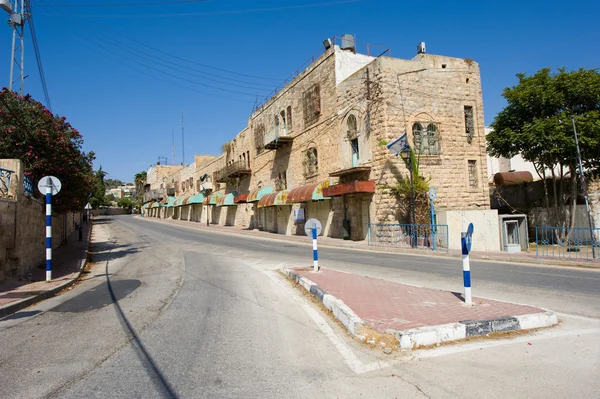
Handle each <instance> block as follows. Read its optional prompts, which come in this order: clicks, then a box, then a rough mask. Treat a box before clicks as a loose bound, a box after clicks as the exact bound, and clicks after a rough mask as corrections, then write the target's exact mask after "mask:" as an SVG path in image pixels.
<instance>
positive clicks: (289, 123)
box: [286, 105, 292, 131]
mask: <svg viewBox="0 0 600 399" xmlns="http://www.w3.org/2000/svg"><path fill="white" fill-rule="evenodd" d="M286 122H287V129H288V131H291V130H292V106H291V105H290V106H288V107H287V119H286Z"/></svg>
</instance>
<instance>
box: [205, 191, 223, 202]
mask: <svg viewBox="0 0 600 399" xmlns="http://www.w3.org/2000/svg"><path fill="white" fill-rule="evenodd" d="M222 196H223V192H222V191H217V192H216V193H212V194H211V195H210V197H208V205H217V203H218V202H219V200H220V199H221V197H222Z"/></svg>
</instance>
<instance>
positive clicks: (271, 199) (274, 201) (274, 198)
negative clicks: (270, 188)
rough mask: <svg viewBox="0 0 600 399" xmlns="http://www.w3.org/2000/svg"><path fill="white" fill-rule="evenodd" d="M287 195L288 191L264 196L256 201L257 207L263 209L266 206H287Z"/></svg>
mask: <svg viewBox="0 0 600 399" xmlns="http://www.w3.org/2000/svg"><path fill="white" fill-rule="evenodd" d="M289 193H290V190H282V191H277V192H274V193H271V194H267V195H264V196H263V197H262V198H261V199H260V201H258V207H259V208H264V207H267V206H276V205H287V203H286V200H287V197H288V194H289Z"/></svg>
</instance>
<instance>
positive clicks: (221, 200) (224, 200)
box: [217, 192, 237, 206]
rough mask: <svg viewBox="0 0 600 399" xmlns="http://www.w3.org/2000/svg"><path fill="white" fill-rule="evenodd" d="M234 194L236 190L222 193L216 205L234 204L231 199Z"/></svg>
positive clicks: (235, 194)
mask: <svg viewBox="0 0 600 399" xmlns="http://www.w3.org/2000/svg"><path fill="white" fill-rule="evenodd" d="M236 196H237V193H236V192H233V193H229V194H225V195H223V196H222V197H221V198H219V201H218V202H217V206H234V205H235V202H233V200H234V198H235V197H236Z"/></svg>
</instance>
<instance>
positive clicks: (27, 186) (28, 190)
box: [23, 176, 35, 196]
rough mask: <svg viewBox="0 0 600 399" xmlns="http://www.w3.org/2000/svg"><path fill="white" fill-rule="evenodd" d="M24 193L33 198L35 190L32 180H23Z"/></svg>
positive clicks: (25, 177)
mask: <svg viewBox="0 0 600 399" xmlns="http://www.w3.org/2000/svg"><path fill="white" fill-rule="evenodd" d="M23 191H24V192H25V194H26V195H31V196H33V195H34V194H35V191H34V188H33V180H31V178H29V177H27V176H24V178H23Z"/></svg>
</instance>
